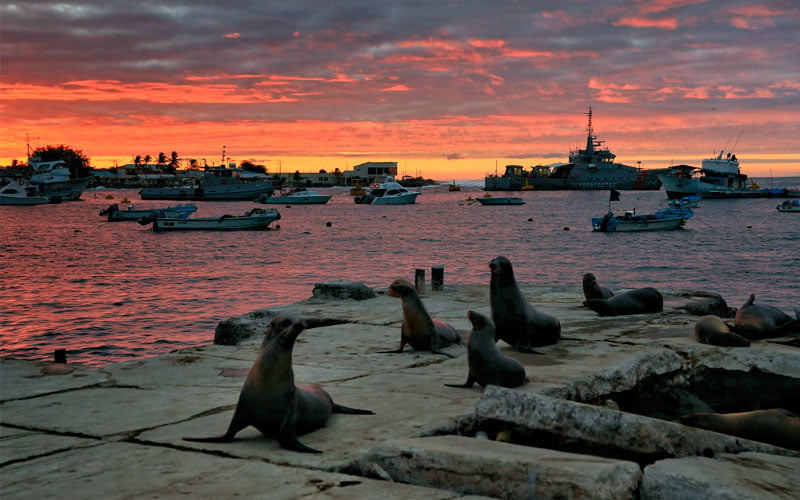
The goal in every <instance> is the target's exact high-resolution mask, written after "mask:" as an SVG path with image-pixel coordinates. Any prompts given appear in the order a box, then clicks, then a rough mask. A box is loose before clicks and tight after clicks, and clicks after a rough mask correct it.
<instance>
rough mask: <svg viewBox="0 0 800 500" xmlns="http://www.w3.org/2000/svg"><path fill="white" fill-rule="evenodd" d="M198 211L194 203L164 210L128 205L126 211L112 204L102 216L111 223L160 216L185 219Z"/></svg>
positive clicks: (164, 208)
mask: <svg viewBox="0 0 800 500" xmlns="http://www.w3.org/2000/svg"><path fill="white" fill-rule="evenodd" d="M196 211H197V206H196V205H194V204H192V203H186V204H183V205H175V206H169V207H163V208H138V209H137V208H136V207H135V206H134V205H128V207H127V208H125V209H120V208H119V205H117V204H116V203H112V204H111V205H109V207H108V208H106V209H104V210H101V211H100V215H105V216H107V218H108V221H109V222H119V221H137V220H139V219H141V218H142V217H147V216H150V215H154V214H155V215H158V216H160V217H167V218H178V219H185V218H186V217H189V216H190V215H191V214H193V213H194V212H196Z"/></svg>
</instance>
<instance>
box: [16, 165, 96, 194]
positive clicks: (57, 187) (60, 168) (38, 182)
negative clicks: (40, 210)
mask: <svg viewBox="0 0 800 500" xmlns="http://www.w3.org/2000/svg"><path fill="white" fill-rule="evenodd" d="M28 167H29V168H30V169H31V176H30V178H29V179H28V180H29V181H30V182H31V184H33V185H34V186H36V188H37V189H38V191H39V194H40V195H42V196H46V197H47V198H49V199H50V200H51V202H59V201H74V200H77V199H79V198H80V197H81V195H82V194H83V191H84V190H85V189H86V188H87V186H88V185H89V181H91V180H92V178H91V177H83V178H80V179H71V178H70V173H69V168H68V167H67V163H66V162H65V161H64V160H53V161H42V159H41V158H40V157H39V156H29V157H28Z"/></svg>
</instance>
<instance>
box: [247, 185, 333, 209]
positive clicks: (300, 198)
mask: <svg viewBox="0 0 800 500" xmlns="http://www.w3.org/2000/svg"><path fill="white" fill-rule="evenodd" d="M330 199H331V195H329V194H319V193H318V192H316V191H310V190H308V189H306V188H304V187H298V188H294V189H290V190H288V191H285V192H282V193H281V194H280V195H279V196H274V195H273V194H267V193H264V194H262V195H261V196H259V197H258V198H257V199H256V201H258V202H259V203H268V204H269V203H272V204H284V205H322V204H325V203H328V201H329V200H330Z"/></svg>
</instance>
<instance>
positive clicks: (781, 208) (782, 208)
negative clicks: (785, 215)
mask: <svg viewBox="0 0 800 500" xmlns="http://www.w3.org/2000/svg"><path fill="white" fill-rule="evenodd" d="M776 208H777V209H778V212H798V213H800V199H794V200H786V201H784V202H783V203H781V204H780V205H778V206H777V207H776Z"/></svg>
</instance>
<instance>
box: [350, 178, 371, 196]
mask: <svg viewBox="0 0 800 500" xmlns="http://www.w3.org/2000/svg"><path fill="white" fill-rule="evenodd" d="M365 194H367V190H366V189H364V185H363V184H362V183H361V181H355V183H353V187H351V188H350V196H364V195H365Z"/></svg>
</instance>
